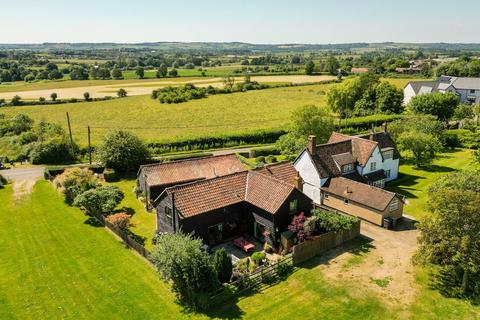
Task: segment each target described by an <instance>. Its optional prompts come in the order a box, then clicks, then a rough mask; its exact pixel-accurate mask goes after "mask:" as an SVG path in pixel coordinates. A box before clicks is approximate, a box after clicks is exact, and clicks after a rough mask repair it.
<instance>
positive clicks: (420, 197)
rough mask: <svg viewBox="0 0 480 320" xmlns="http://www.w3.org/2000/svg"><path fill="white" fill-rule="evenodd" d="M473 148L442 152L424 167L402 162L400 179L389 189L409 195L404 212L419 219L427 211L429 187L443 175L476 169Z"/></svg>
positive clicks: (389, 186)
mask: <svg viewBox="0 0 480 320" xmlns="http://www.w3.org/2000/svg"><path fill="white" fill-rule="evenodd" d="M472 160H473V157H472V151H471V150H466V149H463V150H457V151H446V152H443V153H440V154H439V155H438V157H437V158H436V159H435V160H433V162H432V163H431V164H430V165H428V166H425V167H424V168H417V167H416V166H414V165H413V164H409V163H408V162H407V163H402V164H401V165H400V175H399V177H398V180H396V181H394V182H392V183H391V184H389V185H388V189H390V190H392V191H394V192H398V193H400V194H402V195H405V196H406V197H407V201H408V204H407V205H406V206H405V207H404V212H405V213H406V214H408V215H411V216H413V217H415V218H417V219H421V218H422V217H424V216H425V215H426V214H428V212H427V200H428V197H427V192H428V187H429V186H430V185H431V184H432V183H433V182H434V181H435V180H437V179H438V178H439V177H441V176H442V175H444V174H446V173H448V172H452V171H455V170H468V169H474V168H475V167H476V166H475V165H474V164H473V163H472Z"/></svg>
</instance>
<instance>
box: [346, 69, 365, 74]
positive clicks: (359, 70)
mask: <svg viewBox="0 0 480 320" xmlns="http://www.w3.org/2000/svg"><path fill="white" fill-rule="evenodd" d="M368 71H369V69H368V68H352V69H351V70H350V73H353V74H358V73H367V72H368Z"/></svg>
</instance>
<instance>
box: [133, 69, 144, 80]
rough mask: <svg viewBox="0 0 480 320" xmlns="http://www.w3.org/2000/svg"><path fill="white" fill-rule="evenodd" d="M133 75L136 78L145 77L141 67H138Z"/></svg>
mask: <svg viewBox="0 0 480 320" xmlns="http://www.w3.org/2000/svg"><path fill="white" fill-rule="evenodd" d="M135 74H136V75H137V76H138V78H140V79H143V77H144V76H145V70H144V69H143V68H142V67H138V68H137V70H135Z"/></svg>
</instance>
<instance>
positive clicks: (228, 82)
mask: <svg viewBox="0 0 480 320" xmlns="http://www.w3.org/2000/svg"><path fill="white" fill-rule="evenodd" d="M234 84H235V78H234V77H231V76H226V77H224V78H223V85H224V86H225V88H233V85H234Z"/></svg>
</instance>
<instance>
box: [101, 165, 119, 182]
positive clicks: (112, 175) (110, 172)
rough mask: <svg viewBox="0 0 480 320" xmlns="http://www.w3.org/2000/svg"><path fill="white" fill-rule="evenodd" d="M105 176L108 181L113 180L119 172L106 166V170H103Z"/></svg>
mask: <svg viewBox="0 0 480 320" xmlns="http://www.w3.org/2000/svg"><path fill="white" fill-rule="evenodd" d="M103 178H104V179H105V181H107V182H113V181H116V180H117V174H116V173H115V170H113V169H110V168H105V170H104V171H103Z"/></svg>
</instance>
